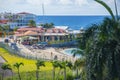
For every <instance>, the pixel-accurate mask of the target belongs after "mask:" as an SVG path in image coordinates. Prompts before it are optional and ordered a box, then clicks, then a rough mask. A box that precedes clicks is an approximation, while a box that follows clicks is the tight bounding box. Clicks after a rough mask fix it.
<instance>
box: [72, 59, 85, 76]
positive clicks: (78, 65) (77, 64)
mask: <svg viewBox="0 0 120 80" xmlns="http://www.w3.org/2000/svg"><path fill="white" fill-rule="evenodd" d="M84 68H85V58H80V59H77V60H76V61H75V63H74V66H73V69H75V70H76V77H77V78H78V77H79V70H80V69H81V73H82V72H83V70H85V69H84Z"/></svg>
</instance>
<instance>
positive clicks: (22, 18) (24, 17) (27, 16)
mask: <svg viewBox="0 0 120 80" xmlns="http://www.w3.org/2000/svg"><path fill="white" fill-rule="evenodd" d="M17 15H18V16H19V17H18V18H17V19H16V21H17V23H18V24H17V26H27V25H28V24H29V21H30V20H34V21H35V18H36V15H34V14H31V13H26V12H21V13H18V14H17Z"/></svg>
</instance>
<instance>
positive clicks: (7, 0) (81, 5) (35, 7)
mask: <svg viewBox="0 0 120 80" xmlns="http://www.w3.org/2000/svg"><path fill="white" fill-rule="evenodd" d="M104 1H105V2H106V3H107V4H108V5H109V6H110V7H111V8H112V10H114V3H113V1H114V0H109V1H108V0H104ZM42 3H44V4H45V6H44V7H45V14H46V15H49V14H52V15H54V14H56V15H61V14H63V15H64V14H65V15H101V14H104V15H106V14H109V13H108V12H107V11H106V9H105V8H104V7H103V6H101V5H100V4H98V3H96V2H95V1H94V0H0V12H5V11H6V12H7V11H9V12H10V11H11V12H15V13H16V12H21V11H26V12H31V13H35V14H42V9H41V4H42ZM117 4H118V5H119V6H120V0H117ZM118 10H120V7H118ZM119 13H120V11H119Z"/></svg>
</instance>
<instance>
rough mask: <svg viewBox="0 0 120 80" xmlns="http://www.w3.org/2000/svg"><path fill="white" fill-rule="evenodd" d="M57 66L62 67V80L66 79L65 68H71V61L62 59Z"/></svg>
mask: <svg viewBox="0 0 120 80" xmlns="http://www.w3.org/2000/svg"><path fill="white" fill-rule="evenodd" d="M59 66H60V68H62V69H64V80H67V77H66V68H67V67H69V68H70V69H72V67H73V65H72V63H71V62H68V61H63V62H61V64H60V65H59Z"/></svg>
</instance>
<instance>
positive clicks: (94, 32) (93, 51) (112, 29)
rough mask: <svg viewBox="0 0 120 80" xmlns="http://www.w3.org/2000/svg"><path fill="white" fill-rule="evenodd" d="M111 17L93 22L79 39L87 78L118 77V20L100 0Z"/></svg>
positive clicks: (110, 79)
mask: <svg viewBox="0 0 120 80" xmlns="http://www.w3.org/2000/svg"><path fill="white" fill-rule="evenodd" d="M95 1H96V2H98V3H100V4H102V5H103V6H104V7H105V8H106V9H107V10H108V12H109V13H110V14H111V16H112V18H105V19H104V20H103V22H102V23H100V24H93V25H91V27H89V28H88V29H87V30H86V31H85V33H84V34H83V37H82V39H80V40H79V44H80V43H82V44H80V46H79V47H80V49H82V50H83V51H84V54H85V58H86V78H87V80H119V79H120V68H119V65H120V59H119V57H120V54H119V53H120V38H119V35H120V22H119V21H118V20H116V19H115V17H114V15H113V12H112V10H111V9H110V7H109V6H108V5H107V4H106V3H104V2H103V1H101V0H95Z"/></svg>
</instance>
